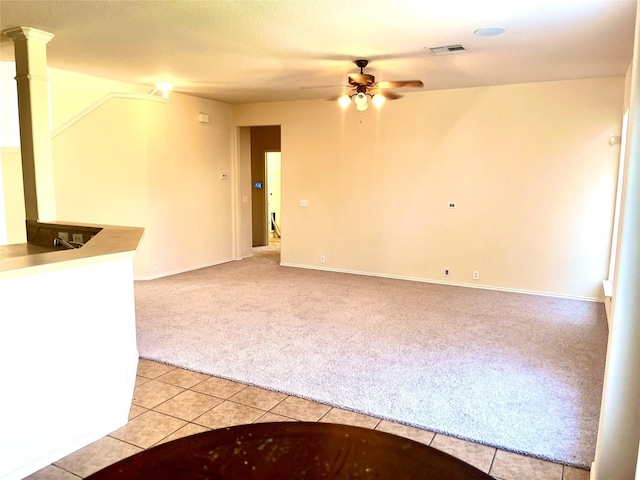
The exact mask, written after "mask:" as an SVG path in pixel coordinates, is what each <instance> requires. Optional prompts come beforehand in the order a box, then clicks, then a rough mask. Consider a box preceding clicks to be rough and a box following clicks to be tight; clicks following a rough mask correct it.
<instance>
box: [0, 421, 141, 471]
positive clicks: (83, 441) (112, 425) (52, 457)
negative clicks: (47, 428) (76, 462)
mask: <svg viewBox="0 0 640 480" xmlns="http://www.w3.org/2000/svg"><path fill="white" fill-rule="evenodd" d="M127 422H128V420H127V419H126V418H123V419H120V420H114V421H111V422H109V423H107V424H105V425H102V426H101V427H100V428H97V429H96V430H95V431H93V432H91V433H88V434H87V435H85V436H84V437H82V438H80V439H77V440H75V441H74V442H72V443H70V444H68V445H65V446H64V447H62V448H59V449H58V450H56V451H54V452H50V453H48V454H46V455H44V456H42V457H40V458H38V459H36V460H34V461H32V462H30V463H29V464H27V465H22V466H21V467H20V468H18V469H17V470H14V471H12V472H7V474H6V475H2V476H0V480H20V479H21V478H24V477H26V476H28V475H31V474H32V473H34V472H37V471H38V470H41V469H42V468H44V467H46V466H47V465H51V464H52V463H53V462H55V461H57V460H60V459H61V458H64V457H66V456H67V455H70V454H72V453H73V452H76V451H78V450H80V449H81V448H82V447H86V446H87V445H89V444H90V443H93V442H95V441H97V440H100V439H101V438H102V437H106V436H107V435H109V434H110V433H111V432H113V431H115V430H117V429H118V428H120V427H123V426H124V425H126V424H127Z"/></svg>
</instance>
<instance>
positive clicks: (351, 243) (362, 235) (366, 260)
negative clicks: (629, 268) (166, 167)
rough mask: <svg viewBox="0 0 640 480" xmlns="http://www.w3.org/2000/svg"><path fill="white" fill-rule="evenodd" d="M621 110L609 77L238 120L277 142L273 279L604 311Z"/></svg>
mask: <svg viewBox="0 0 640 480" xmlns="http://www.w3.org/2000/svg"><path fill="white" fill-rule="evenodd" d="M623 94H624V78H622V77H619V78H618V77H616V78H603V79H594V80H577V81H563V82H550V83H539V84H524V85H508V86H496V87H485V88H470V89H463V90H445V91H433V92H421V93H411V94H409V95H407V96H406V97H405V98H404V99H401V100H398V101H396V102H388V103H387V104H386V105H385V106H384V107H383V109H382V110H380V111H376V110H375V109H371V110H370V111H367V112H364V113H362V114H358V113H356V112H355V111H354V109H353V108H351V109H349V110H347V111H345V112H342V111H340V110H339V109H338V107H337V106H336V105H334V104H333V103H330V102H325V101H308V102H289V103H273V104H254V105H240V106H236V107H234V115H235V122H236V125H237V126H242V125H260V124H280V125H281V126H282V155H283V162H282V183H283V192H282V197H283V204H282V210H283V213H282V218H283V225H282V229H283V232H286V235H284V236H283V239H282V262H283V264H286V265H295V266H306V267H312V268H320V263H319V257H320V255H325V257H326V264H325V265H324V266H323V268H329V269H336V270H344V271H352V272H362V273H369V274H377V275H386V276H397V277H401V278H412V279H419V280H428V281H445V280H446V281H448V282H451V283H456V284H468V285H474V286H486V287H490V288H503V289H511V290H519V291H532V292H542V293H548V294H555V295H563V296H572V297H579V298H593V299H602V298H603V295H602V280H603V279H604V278H605V277H606V269H607V265H608V259H609V258H608V257H609V248H610V240H611V238H610V235H611V222H612V212H613V201H614V189H615V178H616V167H617V161H618V154H619V145H615V146H611V145H609V143H608V136H609V134H610V133H617V134H619V133H620V124H621V118H622V113H623V111H622V105H623ZM302 198H304V199H308V200H309V207H307V208H304V207H299V206H298V201H299V199H302ZM449 202H455V203H456V205H457V207H456V208H455V209H449V208H448V204H449ZM444 268H449V269H450V270H451V276H450V277H448V278H445V277H443V273H442V272H443V269H444ZM474 270H477V271H479V272H480V280H478V281H474V280H472V271H474Z"/></svg>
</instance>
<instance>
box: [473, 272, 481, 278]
mask: <svg viewBox="0 0 640 480" xmlns="http://www.w3.org/2000/svg"><path fill="white" fill-rule="evenodd" d="M473 279H474V280H480V272H479V271H478V270H474V271H473Z"/></svg>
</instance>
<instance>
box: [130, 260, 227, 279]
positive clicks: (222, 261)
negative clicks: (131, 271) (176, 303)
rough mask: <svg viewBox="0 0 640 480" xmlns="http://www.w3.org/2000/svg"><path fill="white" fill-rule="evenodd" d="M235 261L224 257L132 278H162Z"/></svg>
mask: <svg viewBox="0 0 640 480" xmlns="http://www.w3.org/2000/svg"><path fill="white" fill-rule="evenodd" d="M233 261H236V259H234V258H229V259H225V260H219V261H216V262H211V263H205V264H201V265H196V266H193V267H188V268H183V269H180V270H171V271H169V272H162V273H158V274H156V275H144V276H136V275H134V277H133V279H134V280H136V281H138V280H141V281H142V280H156V279H158V278H162V277H170V276H171V275H177V274H179V273H186V272H191V271H193V270H199V269H201V268H207V267H213V266H215V265H222V264H223V263H229V262H233Z"/></svg>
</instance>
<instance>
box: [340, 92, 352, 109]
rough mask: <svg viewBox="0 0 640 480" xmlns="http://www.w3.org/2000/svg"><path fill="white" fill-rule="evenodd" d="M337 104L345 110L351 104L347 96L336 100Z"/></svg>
mask: <svg viewBox="0 0 640 480" xmlns="http://www.w3.org/2000/svg"><path fill="white" fill-rule="evenodd" d="M338 103H339V104H340V106H341V107H342V108H347V107H348V106H349V104H350V103H351V97H350V96H349V95H342V96H341V97H340V98H338Z"/></svg>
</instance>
